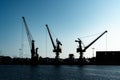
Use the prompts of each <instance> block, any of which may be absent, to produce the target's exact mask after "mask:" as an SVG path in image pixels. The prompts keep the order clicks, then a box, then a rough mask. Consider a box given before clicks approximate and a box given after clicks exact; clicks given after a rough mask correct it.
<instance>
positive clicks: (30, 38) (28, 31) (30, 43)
mask: <svg viewBox="0 0 120 80" xmlns="http://www.w3.org/2000/svg"><path fill="white" fill-rule="evenodd" d="M22 19H23V22H24V25H25V29H26V34H27V37H28V42H29V46H30V48H32V40H33V37H32V35H31V33H30V30H29V28H28V26H27V23H26V20H25V17H22Z"/></svg>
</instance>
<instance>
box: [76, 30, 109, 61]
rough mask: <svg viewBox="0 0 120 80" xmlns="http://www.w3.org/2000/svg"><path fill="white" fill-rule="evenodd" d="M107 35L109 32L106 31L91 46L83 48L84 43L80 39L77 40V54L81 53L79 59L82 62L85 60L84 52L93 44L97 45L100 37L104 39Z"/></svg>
mask: <svg viewBox="0 0 120 80" xmlns="http://www.w3.org/2000/svg"><path fill="white" fill-rule="evenodd" d="M105 33H107V30H106V31H104V32H103V33H102V34H101V35H100V36H98V37H97V38H96V39H95V40H93V41H92V42H91V43H90V44H88V45H87V46H86V47H85V46H84V47H83V46H82V44H83V42H82V41H81V40H80V38H78V40H75V42H78V44H79V46H78V48H77V50H76V52H77V53H80V57H79V59H80V60H82V59H83V52H85V51H86V50H87V49H88V48H89V47H90V46H91V45H92V44H93V43H95V42H96V41H97V40H98V39H99V38H100V37H102V36H103V35H104V34H105Z"/></svg>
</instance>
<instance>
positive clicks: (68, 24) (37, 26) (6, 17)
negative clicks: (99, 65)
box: [0, 0, 120, 58]
mask: <svg viewBox="0 0 120 80" xmlns="http://www.w3.org/2000/svg"><path fill="white" fill-rule="evenodd" d="M22 16H24V17H25V18H26V21H27V24H28V27H29V29H30V31H31V33H32V36H33V38H34V40H35V45H36V47H39V55H40V56H42V57H46V56H47V57H54V56H55V54H54V53H53V52H52V50H53V47H52V44H51V41H50V39H49V36H48V33H47V30H46V27H45V24H48V26H49V28H50V30H51V31H52V35H53V39H54V40H55V38H58V39H59V40H60V41H61V42H62V44H63V46H62V49H63V51H62V53H61V54H60V57H61V58H67V57H68V54H69V53H73V54H74V55H75V57H76V58H78V57H79V54H78V53H76V48H77V46H78V43H75V40H76V39H77V38H81V39H82V41H83V42H84V44H85V45H86V46H87V45H88V44H89V43H90V42H92V41H93V40H94V39H95V38H97V37H98V36H99V35H100V34H101V33H102V32H104V31H105V30H107V31H108V33H107V34H105V35H103V36H102V37H101V38H100V39H99V40H97V41H96V42H95V43H94V44H93V45H92V46H91V47H89V49H88V50H87V51H86V52H85V54H84V56H85V57H92V56H93V51H92V48H95V51H99V50H112V51H115V50H120V37H119V34H120V0H0V55H9V56H12V57H18V56H19V53H20V51H19V49H20V48H21V35H22V27H24V24H23V21H22ZM23 33H24V40H23V43H24V44H23V51H24V52H23V56H24V57H30V50H29V45H28V40H27V37H26V33H25V31H23ZM98 33H99V34H98ZM93 34H97V35H95V36H92V37H86V38H83V37H84V36H89V35H93Z"/></svg>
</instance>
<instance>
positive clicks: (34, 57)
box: [22, 17, 38, 64]
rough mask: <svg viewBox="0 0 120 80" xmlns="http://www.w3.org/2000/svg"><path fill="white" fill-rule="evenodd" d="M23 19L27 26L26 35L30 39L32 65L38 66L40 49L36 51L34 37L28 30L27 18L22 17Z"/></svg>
mask: <svg viewBox="0 0 120 80" xmlns="http://www.w3.org/2000/svg"><path fill="white" fill-rule="evenodd" d="M22 19H23V22H24V24H25V29H26V34H27V37H28V42H29V45H30V49H31V63H32V64H37V63H38V53H37V51H38V48H36V50H35V44H34V40H33V37H32V35H31V33H30V31H29V29H28V26H27V23H26V21H25V18H24V17H22Z"/></svg>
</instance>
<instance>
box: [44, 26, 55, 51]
mask: <svg viewBox="0 0 120 80" xmlns="http://www.w3.org/2000/svg"><path fill="white" fill-rule="evenodd" d="M46 28H47V31H48V33H49V36H50V39H51V42H52V45H53V48H54V49H56V46H55V44H54V41H53V39H52V35H51V33H50V29H49V27H48V25H47V24H46Z"/></svg>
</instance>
